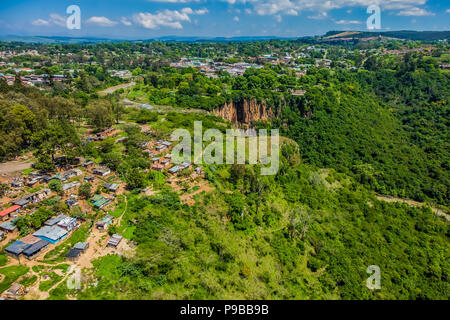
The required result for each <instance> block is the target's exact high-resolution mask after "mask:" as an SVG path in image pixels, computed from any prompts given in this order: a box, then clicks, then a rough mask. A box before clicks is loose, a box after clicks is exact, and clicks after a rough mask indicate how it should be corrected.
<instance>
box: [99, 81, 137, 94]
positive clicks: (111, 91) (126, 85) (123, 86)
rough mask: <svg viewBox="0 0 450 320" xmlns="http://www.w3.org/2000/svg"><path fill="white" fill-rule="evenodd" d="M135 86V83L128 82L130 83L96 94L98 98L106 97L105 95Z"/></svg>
mask: <svg viewBox="0 0 450 320" xmlns="http://www.w3.org/2000/svg"><path fill="white" fill-rule="evenodd" d="M135 84H136V82H134V81H133V82H130V83H124V84H120V85H118V86H114V87H109V88H107V89H105V90H103V91H100V92H99V93H98V94H99V95H100V96H106V95H107V94H110V93H114V92H116V91H117V90H120V89H126V88H130V87H132V86H134V85H135Z"/></svg>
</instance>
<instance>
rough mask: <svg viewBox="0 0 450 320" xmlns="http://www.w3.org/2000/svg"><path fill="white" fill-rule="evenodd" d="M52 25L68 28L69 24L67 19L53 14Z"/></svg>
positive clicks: (51, 15)
mask: <svg viewBox="0 0 450 320" xmlns="http://www.w3.org/2000/svg"><path fill="white" fill-rule="evenodd" d="M49 22H50V23H52V24H55V25H57V26H60V27H65V26H67V22H66V18H64V17H62V16H60V15H59V14H56V13H52V14H50V20H49Z"/></svg>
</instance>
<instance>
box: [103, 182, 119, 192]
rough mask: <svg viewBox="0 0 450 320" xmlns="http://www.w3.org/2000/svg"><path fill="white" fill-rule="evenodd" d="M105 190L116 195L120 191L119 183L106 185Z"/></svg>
mask: <svg viewBox="0 0 450 320" xmlns="http://www.w3.org/2000/svg"><path fill="white" fill-rule="evenodd" d="M105 188H106V189H107V190H108V191H110V192H113V193H115V192H117V190H118V189H119V185H118V184H117V183H106V184H105Z"/></svg>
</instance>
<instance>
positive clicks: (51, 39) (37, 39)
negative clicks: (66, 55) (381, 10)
mask: <svg viewBox="0 0 450 320" xmlns="http://www.w3.org/2000/svg"><path fill="white" fill-rule="evenodd" d="M274 39H284V40H289V39H297V37H292V38H282V37H275V36H254V37H253V36H241V37H194V36H192V37H189V36H187V37H179V36H164V37H158V38H151V39H134V40H125V39H108V38H91V37H79V38H75V37H59V36H30V37H28V36H0V41H4V42H24V43H100V42H123V41H126V42H136V41H143V42H153V41H167V42H232V41H234V42H238V41H242V42H248V41H265V40H274Z"/></svg>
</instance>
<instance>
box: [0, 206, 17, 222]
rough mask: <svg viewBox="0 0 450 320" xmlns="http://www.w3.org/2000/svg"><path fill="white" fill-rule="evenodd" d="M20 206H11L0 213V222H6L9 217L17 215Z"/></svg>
mask: <svg viewBox="0 0 450 320" xmlns="http://www.w3.org/2000/svg"><path fill="white" fill-rule="evenodd" d="M20 208H21V206H18V205H12V206H11V207H9V208H7V209H5V210H3V211H0V221H6V220H8V219H9V218H11V215H13V214H18V213H19V212H20Z"/></svg>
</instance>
